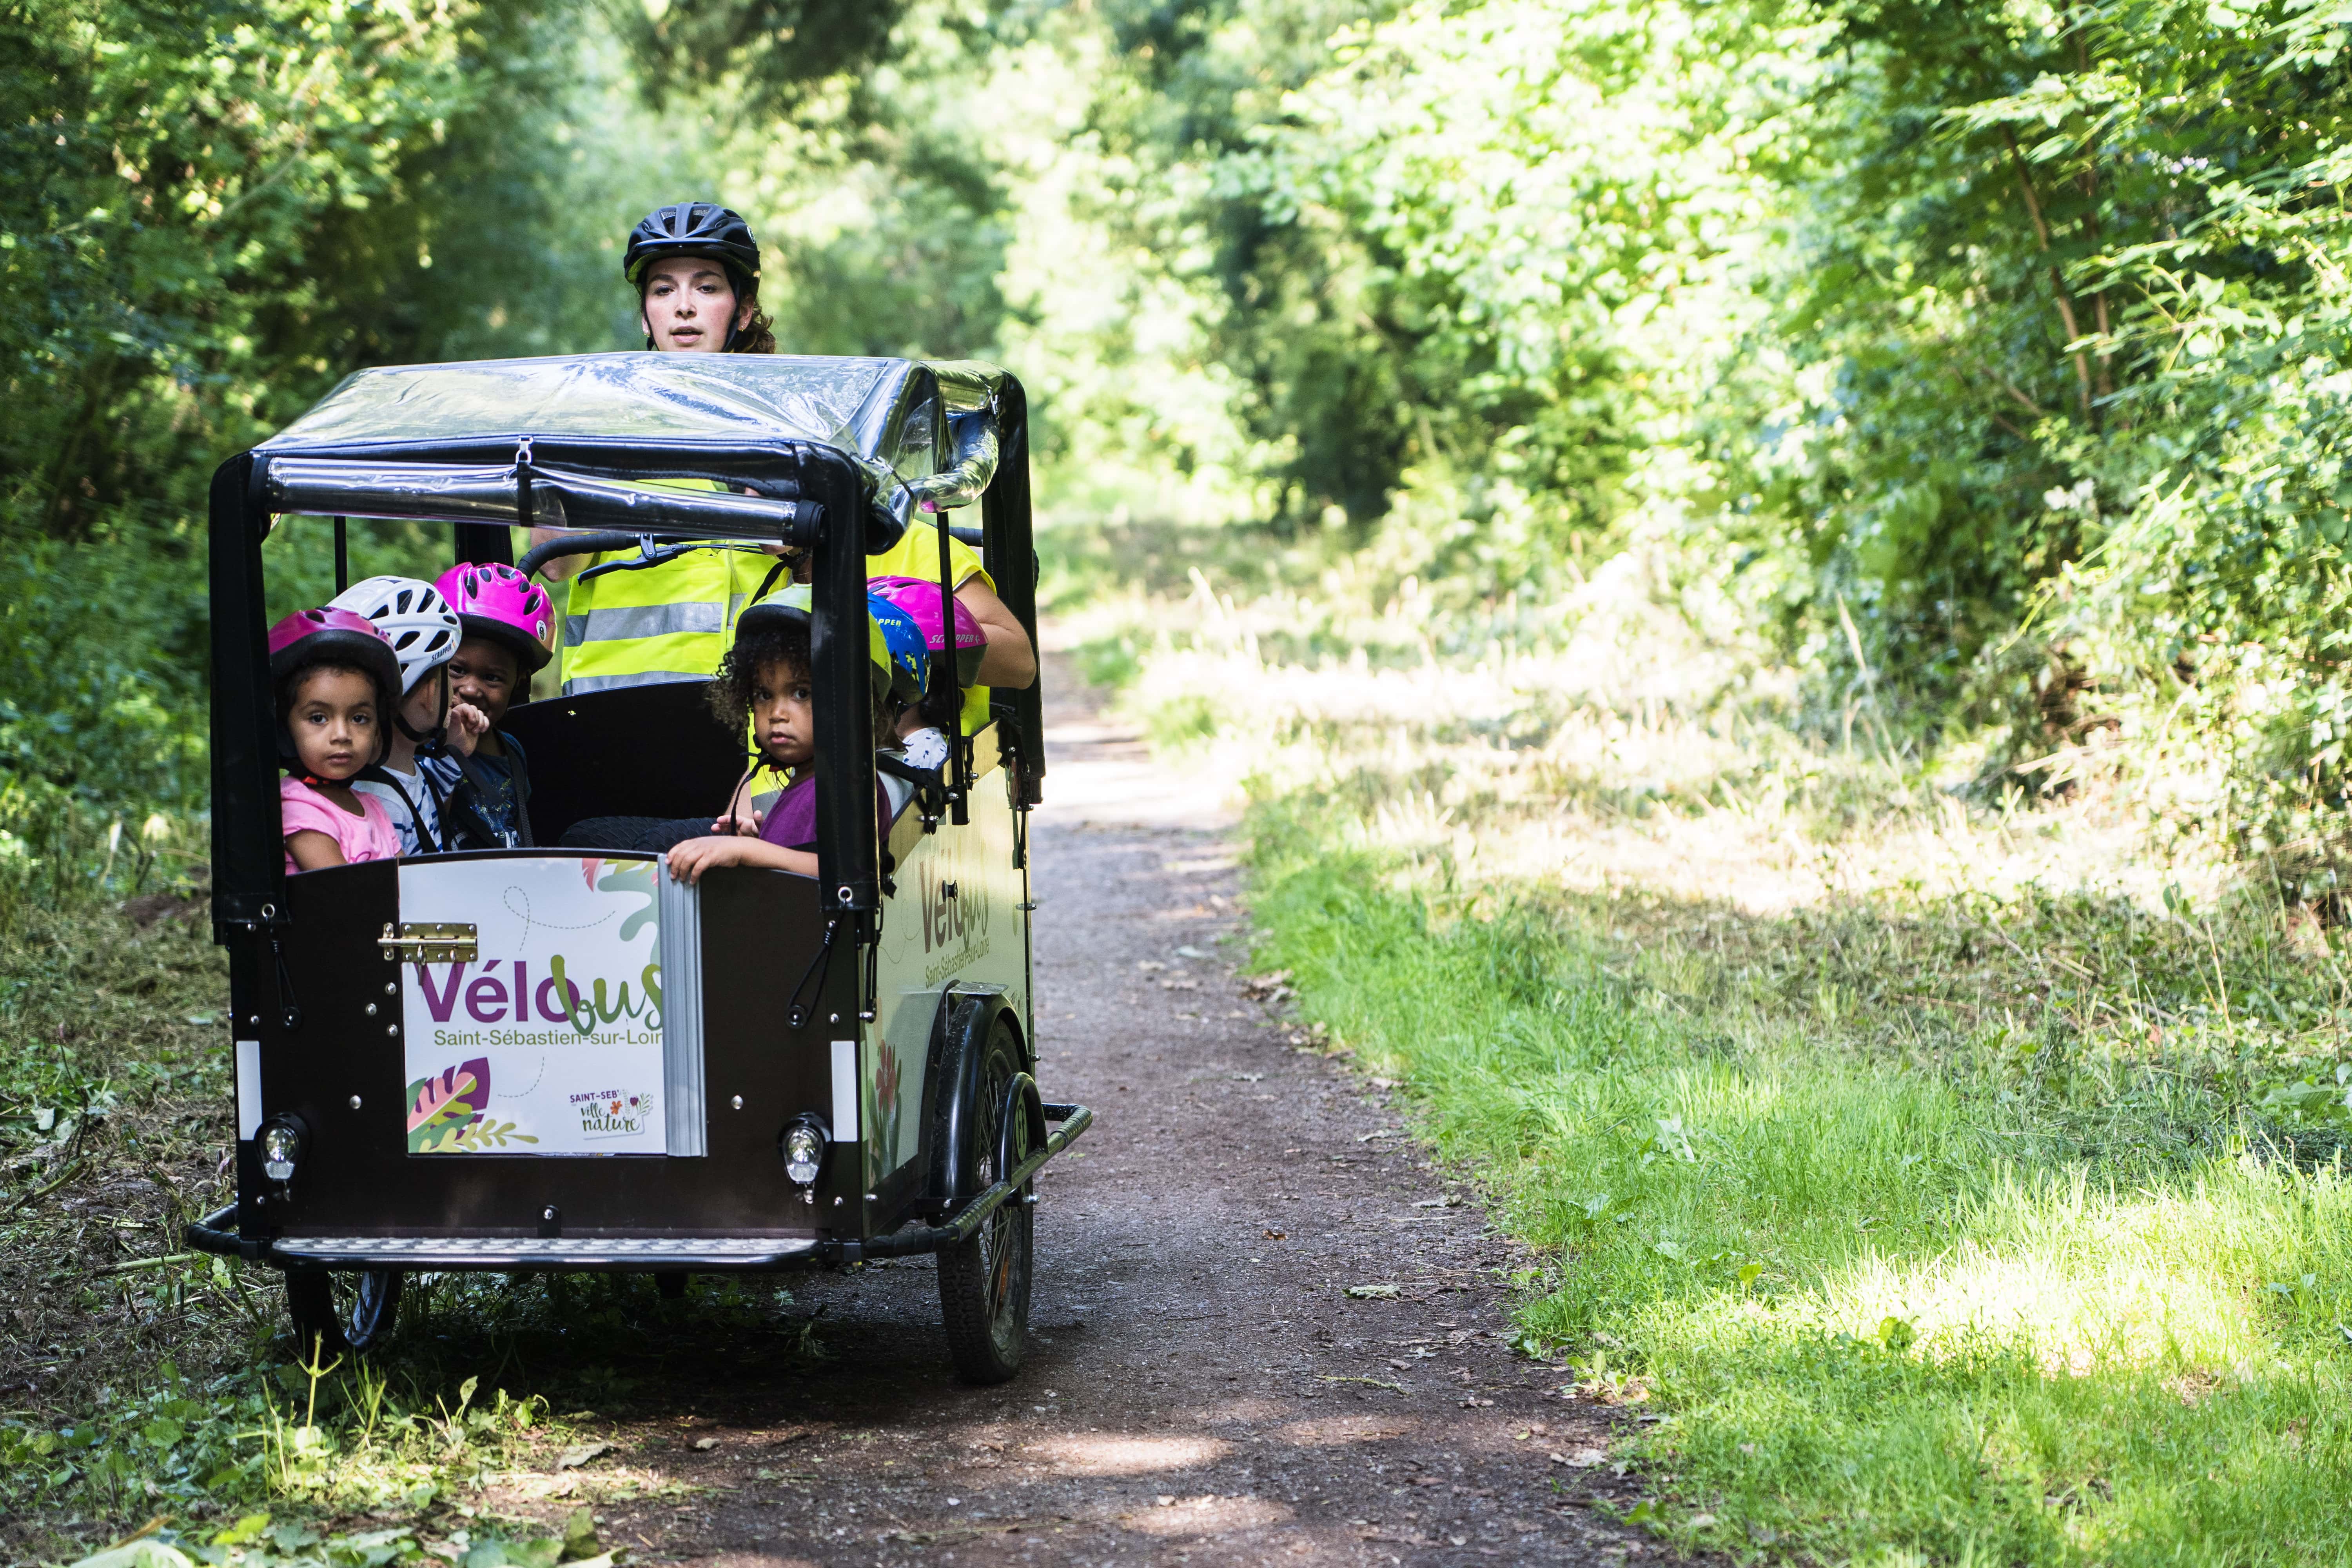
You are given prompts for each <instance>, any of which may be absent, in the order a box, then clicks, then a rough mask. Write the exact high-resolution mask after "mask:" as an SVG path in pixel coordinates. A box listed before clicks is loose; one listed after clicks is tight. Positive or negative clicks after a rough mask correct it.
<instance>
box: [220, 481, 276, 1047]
mask: <svg viewBox="0 0 2352 1568" xmlns="http://www.w3.org/2000/svg"><path fill="white" fill-rule="evenodd" d="M263 461H264V460H263V459H257V458H255V457H254V456H253V455H252V454H251V453H244V452H241V453H239V454H238V455H237V456H236V457H234V458H230V459H229V460H228V461H227V462H226V463H223V464H222V465H221V466H220V467H219V468H217V469H215V471H214V473H213V485H212V509H211V510H212V516H211V532H210V536H209V540H208V544H207V553H208V556H209V563H210V576H211V584H210V586H211V591H212V751H213V756H212V763H213V768H212V772H213V930H214V933H215V937H216V938H217V939H219V940H221V941H223V942H227V941H228V940H229V936H228V931H229V930H230V928H232V927H235V928H239V929H244V930H251V929H253V928H255V927H257V925H258V924H259V923H260V922H261V921H262V920H263V918H264V917H263V914H262V911H263V910H264V909H274V908H276V907H277V906H278V905H280V904H282V902H283V899H282V897H281V895H282V893H283V891H284V889H285V870H284V868H285V851H284V849H283V847H282V846H281V843H280V841H279V837H278V735H277V731H278V713H277V707H276V701H275V695H274V693H273V692H272V691H271V690H270V684H269V646H268V627H267V626H265V625H264V624H263V620H262V616H263V614H264V610H263V606H264V604H265V602H266V601H265V600H264V598H263V595H262V580H261V534H262V526H261V525H262V518H263V513H262V510H261V498H260V494H259V488H258V479H259V477H260V475H261V473H262V472H263V468H262V464H263ZM238 1006H239V1008H240V1015H242V1013H243V1012H249V1011H251V1010H252V1009H251V1008H249V1007H247V1005H246V1002H245V1001H240V1002H239V1003H238ZM239 1027H243V1022H242V1016H240V1020H239Z"/></svg>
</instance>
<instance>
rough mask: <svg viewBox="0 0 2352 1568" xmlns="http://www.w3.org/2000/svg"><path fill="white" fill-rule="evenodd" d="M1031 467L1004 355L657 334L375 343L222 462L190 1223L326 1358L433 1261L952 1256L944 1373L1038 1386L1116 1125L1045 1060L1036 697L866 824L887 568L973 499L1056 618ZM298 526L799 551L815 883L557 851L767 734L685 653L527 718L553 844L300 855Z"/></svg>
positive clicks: (942, 1277)
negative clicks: (203, 1119) (1056, 1196)
mask: <svg viewBox="0 0 2352 1568" xmlns="http://www.w3.org/2000/svg"><path fill="white" fill-rule="evenodd" d="M1027 469H1028V428H1027V420H1026V410H1025V405H1024V398H1023V394H1022V389H1021V385H1020V384H1019V382H1018V381H1017V380H1015V379H1014V378H1013V376H1011V375H1009V374H1006V373H1004V372H1003V371H1002V370H999V369H997V368H995V367H993V366H989V365H984V364H978V363H928V362H919V361H911V360H890V359H817V358H802V357H793V356H781V355H779V356H753V355H717V354H694V355H687V354H666V355H665V354H651V353H618V354H594V355H585V356H576V357H567V358H555V359H539V360H518V361H504V362H481V363H459V364H442V365H418V366H399V367H390V368H384V369H379V370H372V371H364V372H362V373H359V374H355V375H353V376H352V377H350V378H348V379H347V380H346V381H344V382H343V383H342V384H341V385H340V386H339V387H338V388H337V389H336V390H335V391H334V392H333V393H332V394H331V395H329V396H328V397H327V398H326V399H325V400H324V401H323V402H321V403H320V405H318V406H317V407H315V408H313V409H312V410H311V411H310V413H308V414H307V415H305V416H302V417H301V418H300V419H299V420H297V421H296V422H295V423H294V424H293V425H291V426H289V427H288V428H287V429H286V430H284V431H283V432H282V433H280V434H279V435H278V436H277V437H273V438H272V439H270V440H268V441H265V442H264V443H262V444H261V445H260V446H258V447H255V448H253V449H252V450H251V451H248V452H245V453H241V454H239V455H237V456H236V457H235V458H230V459H229V460H228V461H227V462H226V463H225V464H223V465H222V466H221V468H219V470H218V471H217V472H216V474H215V477H214V479H213V485H212V493H211V520H210V546H209V559H210V579H211V580H210V591H211V602H212V637H213V675H214V682H213V712H212V757H213V799H214V806H213V833H214V855H213V877H214V892H213V900H214V902H213V911H214V926H215V939H216V940H217V941H218V942H221V943H222V944H223V945H224V946H225V947H226V948H227V950H228V952H229V959H230V990H231V998H232V1005H233V1007H234V1023H235V1028H234V1042H235V1055H236V1064H235V1065H236V1162H235V1163H236V1202H235V1203H234V1204H233V1205H230V1206H228V1207H226V1208H224V1209H222V1210H221V1211H220V1212H219V1213H218V1214H215V1215H210V1216H207V1217H206V1218H205V1220H203V1221H202V1222H200V1223H198V1224H196V1225H194V1226H191V1227H190V1231H189V1235H188V1241H189V1243H190V1245H191V1246H193V1247H197V1248H200V1249H204V1250H207V1251H212V1252H216V1253H222V1254H226V1255H229V1256H234V1257H237V1258H244V1259H246V1260H247V1261H249V1262H256V1263H261V1264H267V1265H268V1266H271V1267H274V1268H279V1269H282V1270H283V1271H284V1273H285V1282H286V1291H287V1301H288V1305H289V1312H290V1315H291V1317H292V1319H293V1322H294V1327H295V1330H296V1331H297V1333H298V1335H299V1338H300V1339H301V1341H302V1342H303V1343H304V1345H305V1348H306V1350H309V1349H312V1348H323V1349H324V1350H325V1351H327V1352H352V1353H363V1352H366V1351H367V1350H369V1349H370V1348H372V1347H373V1346H375V1345H377V1344H378V1343H380V1342H382V1341H383V1339H384V1338H385V1336H387V1335H388V1334H389V1333H390V1332H391V1331H392V1329H393V1325H394V1319H395V1316H396V1313H397V1310H398V1305H399V1300H400V1294H401V1286H402V1281H403V1279H404V1277H406V1276H408V1275H411V1274H415V1273H420V1272H423V1273H442V1272H447V1271H457V1270H493V1271H500V1272H509V1273H514V1272H522V1273H528V1272H545V1271H605V1272H642V1273H651V1274H654V1275H656V1276H657V1277H658V1278H660V1279H662V1280H663V1281H664V1283H665V1286H666V1287H667V1288H674V1287H676V1286H677V1284H679V1283H680V1282H682V1280H683V1279H684V1278H685V1277H686V1276H688V1275H690V1274H698V1273H757V1272H767V1271H778V1270H787V1269H799V1268H842V1267H845V1266H849V1265H854V1264H856V1263H859V1262H861V1261H864V1260H866V1259H873V1258H892V1257H901V1256H907V1255H911V1254H918V1253H934V1254H936V1255H937V1256H938V1260H939V1261H938V1272H939V1289H940V1305H941V1310H942V1315H943V1318H944V1321H945V1328H946V1338H947V1342H948V1346H949V1349H950V1353H951V1356H952V1359H953V1361H954V1363H955V1365H956V1367H957V1369H958V1370H959V1371H960V1372H961V1373H962V1375H964V1376H965V1377H967V1378H969V1379H971V1380H974V1381H980V1382H994V1381H1001V1380H1003V1379H1004V1378H1008V1377H1010V1376H1012V1375H1013V1373H1014V1372H1015V1371H1017V1369H1018V1368H1019V1365H1020V1363H1021V1359H1022V1355H1023V1352H1024V1334H1025V1326H1026V1321H1027V1315H1028V1303H1029V1290H1030V1279H1031V1271H1032V1266H1033V1250H1034V1234H1033V1232H1034V1226H1033V1214H1032V1209H1033V1205H1034V1203H1035V1193H1034V1179H1035V1177H1036V1175H1037V1173H1038V1171H1039V1169H1040V1167H1042V1166H1043V1165H1044V1164H1045V1162H1046V1161H1047V1160H1049V1159H1050V1158H1052V1157H1053V1156H1054V1155H1055V1154H1056V1153H1058V1152H1061V1151H1062V1150H1063V1149H1064V1148H1065V1147H1066V1146H1067V1145H1068V1144H1069V1142H1071V1141H1072V1140H1074V1139H1075V1138H1076V1137H1077V1136H1078V1135H1079V1134H1080V1133H1081V1132H1082V1131H1085V1129H1086V1127H1087V1124H1088V1122H1089V1121H1091V1113H1090V1112H1089V1111H1088V1110H1086V1109H1085V1108H1084V1107H1081V1106H1076V1105H1069V1104H1061V1103H1056V1102H1054V1101H1051V1100H1046V1099H1045V1098H1044V1095H1043V1092H1042V1090H1041V1089H1040V1088H1039V1085H1038V1083H1037V1079H1036V1054H1035V1049H1036V1048H1035V1027H1034V1016H1035V1015H1034V998H1033V994H1032V988H1031V957H1030V942H1031V917H1032V914H1033V912H1034V908H1035V903H1034V899H1033V898H1032V896H1031V891H1030V866H1029V858H1028V831H1027V826H1028V820H1029V816H1028V814H1029V812H1030V809H1031V808H1032V807H1033V806H1034V805H1036V804H1037V802H1038V799H1039V797H1040V787H1041V784H1042V781H1043V778H1044V774H1045V763H1044V751H1043V739H1042V735H1041V733H1040V700H1039V694H1038V691H1037V689H1036V688H1035V686H1034V684H1033V685H1032V687H1031V688H1030V689H1026V690H1021V691H1008V690H1004V689H997V690H995V691H993V692H992V694H991V697H990V700H989V702H988V704H987V707H986V710H985V711H984V713H981V714H978V715H976V716H974V717H968V719H967V721H966V723H965V725H964V726H963V728H964V730H965V731H967V732H966V733H963V734H962V735H961V736H960V737H958V738H957V740H956V741H955V742H952V743H951V744H950V747H949V752H950V755H949V756H948V758H947V760H946V761H945V762H944V763H941V764H940V766H939V767H937V768H936V769H932V770H914V771H913V772H914V775H915V776H914V777H913V779H912V781H911V782H912V783H913V784H914V786H915V787H914V788H913V791H912V794H913V801H912V804H911V805H909V806H908V808H907V809H906V810H904V811H903V812H902V813H901V814H899V815H898V816H897V817H896V819H895V820H893V821H890V822H888V823H887V825H884V824H881V823H878V822H877V809H876V800H877V783H876V773H877V766H881V767H886V768H894V769H895V771H896V772H898V773H908V767H907V764H906V763H905V762H904V761H903V759H900V760H898V761H897V762H895V763H894V762H893V761H892V759H891V758H890V757H889V756H887V755H886V756H884V757H881V758H878V759H877V753H876V750H875V748H876V742H877V737H875V736H874V735H873V734H872V733H871V730H872V727H873V713H872V710H871V706H870V703H869V700H868V697H867V687H866V681H867V679H869V675H868V670H867V665H866V658H867V639H866V555H867V553H868V552H870V551H877V550H881V549H884V548H887V547H888V546H889V545H891V544H892V543H895V542H898V539H899V538H900V537H901V535H902V533H903V531H904V530H905V529H906V528H907V527H908V523H909V521H910V520H911V519H914V518H917V517H921V516H924V515H925V514H935V515H937V519H938V525H939V527H940V534H941V549H940V570H941V574H942V577H943V579H944V578H945V577H946V575H947V573H948V562H947V559H946V556H947V548H946V545H945V538H946V537H947V534H948V527H947V525H948V521H949V519H948V516H947V515H946V514H949V513H950V512H951V511H952V510H953V509H957V508H962V507H971V509H972V510H970V511H966V512H964V513H963V514H962V515H963V516H966V517H971V516H972V515H974V513H975V512H976V514H977V519H978V522H979V526H978V528H977V529H976V530H974V529H969V528H963V529H957V530H955V533H956V534H957V535H959V536H961V537H964V538H966V539H968V540H971V542H976V543H978V544H979V545H980V547H981V549H982V555H983V559H984V562H985V564H986V566H987V568H988V570H989V573H990V575H991V576H992V578H993V579H994V581H995V583H996V584H997V588H998V592H999V595H1000V596H1001V597H1002V599H1003V602H1004V603H1005V605H1007V606H1008V607H1009V608H1010V609H1011V610H1012V612H1013V614H1014V616H1017V617H1018V619H1019V620H1020V622H1021V624H1022V625H1023V626H1024V628H1026V629H1027V630H1028V632H1029V634H1030V636H1031V638H1032V641H1033V645H1034V637H1035V628H1036V601H1035V587H1036V584H1035V575H1036V573H1035V556H1034V551H1033V547H1032V542H1031V521H1030V506H1029V491H1028V472H1027ZM297 517H302V518H310V519H317V518H325V519H331V520H333V521H332V524H331V526H332V528H333V530H334V533H335V549H336V560H337V572H338V577H339V582H338V587H339V589H340V588H341V585H342V584H341V581H340V579H341V577H342V576H344V575H345V574H347V572H348V567H347V565H346V564H345V561H346V554H345V550H346V529H347V523H346V521H345V520H347V519H350V518H373V519H401V520H410V521H423V522H428V523H440V524H446V525H448V528H449V531H450V534H451V538H452V541H453V554H454V556H455V558H456V559H457V560H458V561H461V562H463V561H477V562H480V561H492V560H507V559H508V558H509V552H510V551H511V541H512V538H513V535H512V533H511V532H510V530H512V529H515V528H518V527H525V528H530V529H534V530H552V531H555V532H553V533H552V534H541V535H537V537H541V538H542V539H545V540H547V541H548V542H545V543H542V544H540V545H537V546H534V547H533V548H532V549H531V550H530V551H529V552H526V553H525V555H524V556H523V558H522V560H521V561H520V563H518V564H519V565H520V566H521V567H522V568H524V569H525V570H536V569H537V568H538V567H539V566H540V565H541V563H543V562H544V561H545V560H547V559H549V558H551V557H552V556H554V555H557V554H562V553H566V552H575V553H576V552H586V551H591V550H595V551H602V552H607V559H606V560H605V561H604V563H602V564H603V566H604V568H605V569H608V570H630V569H635V567H637V566H639V565H643V564H646V563H651V562H656V561H659V560H662V559H665V558H667V556H669V555H672V554H675V553H676V552H680V551H685V550H695V549H746V550H765V551H767V552H770V553H772V554H773V553H776V552H778V550H779V547H785V546H789V547H792V548H793V549H794V550H796V551H798V552H803V553H804V555H805V556H806V558H807V559H808V560H809V561H810V562H811V563H812V564H811V567H810V573H809V581H810V598H811V605H810V611H809V622H810V643H811V662H812V666H813V675H814V715H815V724H816V735H817V748H816V760H815V762H814V764H813V765H814V768H815V770H816V784H815V790H816V814H817V861H818V867H819V871H818V875H817V877H816V878H815V879H814V880H811V879H807V878H803V877H795V876H792V875H789V874H787V873H784V872H781V871H775V870H769V869H764V868H751V867H723V868H715V869H712V870H709V871H708V872H707V873H706V874H705V875H704V876H703V877H702V878H701V879H700V880H699V881H698V882H697V883H694V884H692V885H688V884H687V883H684V882H680V881H677V880H674V879H672V878H671V877H670V876H669V874H668V870H667V862H666V861H665V860H664V859H663V858H661V857H659V856H656V855H648V854H631V853H622V852H612V851H605V850H597V849H578V848H562V847H547V846H556V845H559V843H560V841H561V840H562V838H563V836H564V834H565V830H566V829H567V828H568V827H570V826H572V825H574V824H577V823H580V822H583V821H584V820H586V819H589V818H593V817H600V816H652V817H682V816H691V815H694V814H697V813H704V814H708V813H710V812H711V811H712V809H713V805H714V803H717V802H721V801H724V800H725V799H727V798H728V796H729V794H730V790H731V789H732V788H733V787H734V785H735V784H736V781H737V780H738V779H739V777H740V776H741V774H742V772H743V767H744V763H745V751H744V744H743V741H742V738H741V736H740V734H730V733H729V732H727V731H725V730H724V729H723V728H722V727H720V726H719V724H717V723H716V722H715V721H713V720H712V719H711V718H710V716H709V712H708V710H707V709H706V706H705V703H704V693H703V690H702V683H701V682H699V681H697V680H691V679H687V680H679V679H667V680H654V681H649V682H646V683H643V684H635V685H619V686H615V687H613V688H610V689H599V690H593V691H587V692H582V693H579V694H576V695H564V696H553V697H550V696H544V695H542V696H540V697H539V698H538V699H537V700H531V701H529V702H527V703H521V704H518V705H517V706H516V707H514V708H513V709H511V710H509V714H508V716H507V719H506V721H505V724H504V728H505V730H506V731H508V732H509V734H511V735H513V736H514V737H515V738H516V739H518V740H519V741H520V742H521V743H522V744H523V746H524V747H525V748H526V751H527V754H528V755H529V757H530V780H531V788H530V795H529V799H528V815H529V820H530V828H531V836H530V842H533V843H535V844H536V845H538V846H541V847H535V848H523V849H503V850H490V851H476V852H471V853H459V854H440V855H425V856H418V857H414V858H405V859H402V860H398V861H379V862H367V863H362V864H356V865H347V866H340V867H334V868H328V869H324V870H314V871H309V872H304V873H301V874H299V875H287V874H285V873H284V871H283V869H282V868H283V864H284V856H283V853H282V850H281V845H280V826H279V816H278V768H279V761H278V744H277V731H278V726H277V721H276V714H275V710H274V707H273V699H272V693H271V684H270V679H269V665H268V657H267V650H266V646H265V626H266V616H265V610H264V583H263V563H264V557H263V551H262V544H263V541H264V539H265V538H266V537H267V536H268V534H269V533H270V532H271V531H272V530H273V528H275V527H278V526H282V525H284V524H285V522H286V521H288V520H289V519H294V518H297ZM298 526H318V525H317V524H316V523H315V522H309V523H303V524H298ZM951 587H952V583H951V582H948V581H943V582H942V584H941V591H942V594H943V595H944V594H945V593H946V592H947V591H948V590H950V589H951ZM955 664H956V661H955V660H954V659H952V658H933V659H932V660H930V675H929V679H930V680H932V681H933V682H935V683H936V682H940V681H953V680H955V679H957V676H956V674H955ZM933 694H934V695H938V694H939V689H938V688H937V686H936V685H935V686H934V688H933ZM975 726H976V727H975Z"/></svg>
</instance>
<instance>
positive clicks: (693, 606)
mask: <svg viewBox="0 0 2352 1568" xmlns="http://www.w3.org/2000/svg"><path fill="white" fill-rule="evenodd" d="M727 611H728V605H725V604H722V603H720V602H719V601H718V600H716V599H685V600H681V601H679V602H677V603H676V604H670V605H603V606H600V607H598V608H596V609H593V610H590V611H589V612H588V613H587V614H586V615H584V616H564V617H563V646H564V647H582V646H583V645H584V644H587V643H598V642H632V641H635V639H636V638H638V637H676V636H677V635H679V634H681V633H686V634H693V633H704V634H709V633H715V632H723V631H725V630H726V629H727V621H728V615H727Z"/></svg>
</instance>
